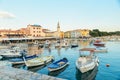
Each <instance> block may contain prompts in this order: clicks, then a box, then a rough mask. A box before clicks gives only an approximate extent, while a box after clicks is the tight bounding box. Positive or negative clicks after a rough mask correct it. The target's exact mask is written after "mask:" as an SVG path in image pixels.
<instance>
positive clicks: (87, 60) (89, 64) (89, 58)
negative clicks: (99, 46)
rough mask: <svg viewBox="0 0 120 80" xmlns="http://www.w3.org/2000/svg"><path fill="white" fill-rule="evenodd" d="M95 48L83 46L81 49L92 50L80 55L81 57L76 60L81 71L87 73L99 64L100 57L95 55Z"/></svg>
mask: <svg viewBox="0 0 120 80" xmlns="http://www.w3.org/2000/svg"><path fill="white" fill-rule="evenodd" d="M94 50H95V49H94V48H83V49H81V50H80V51H90V54H88V55H83V54H82V55H80V57H79V58H78V59H77V60H76V67H77V68H78V69H79V70H80V71H81V73H85V72H87V71H89V70H92V69H93V68H94V67H95V66H98V63H99V60H98V57H97V56H95V55H93V52H94Z"/></svg>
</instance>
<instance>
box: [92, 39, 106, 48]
mask: <svg viewBox="0 0 120 80" xmlns="http://www.w3.org/2000/svg"><path fill="white" fill-rule="evenodd" d="M93 45H94V46H100V47H104V46H105V43H103V42H101V41H100V40H96V41H95V42H94V43H93Z"/></svg>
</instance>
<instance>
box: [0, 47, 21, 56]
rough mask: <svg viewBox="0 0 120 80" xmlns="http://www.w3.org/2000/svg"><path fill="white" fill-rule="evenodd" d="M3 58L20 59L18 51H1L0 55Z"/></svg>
mask: <svg viewBox="0 0 120 80" xmlns="http://www.w3.org/2000/svg"><path fill="white" fill-rule="evenodd" d="M0 55H1V56H2V57H3V58H15V57H21V54H20V51H16V50H10V49H5V50H2V51H1V54H0Z"/></svg>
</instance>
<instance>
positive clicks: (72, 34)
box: [64, 29, 90, 38]
mask: <svg viewBox="0 0 120 80" xmlns="http://www.w3.org/2000/svg"><path fill="white" fill-rule="evenodd" d="M89 31H90V30H87V29H77V30H71V31H66V32H65V33H64V36H65V38H85V37H90V35H89Z"/></svg>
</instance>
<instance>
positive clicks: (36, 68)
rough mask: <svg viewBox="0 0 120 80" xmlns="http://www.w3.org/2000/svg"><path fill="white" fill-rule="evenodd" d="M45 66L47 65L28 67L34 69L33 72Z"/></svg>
mask: <svg viewBox="0 0 120 80" xmlns="http://www.w3.org/2000/svg"><path fill="white" fill-rule="evenodd" d="M44 67H46V65H41V66H37V67H32V68H28V69H27V70H29V71H32V72H37V71H38V70H40V69H42V68H44Z"/></svg>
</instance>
